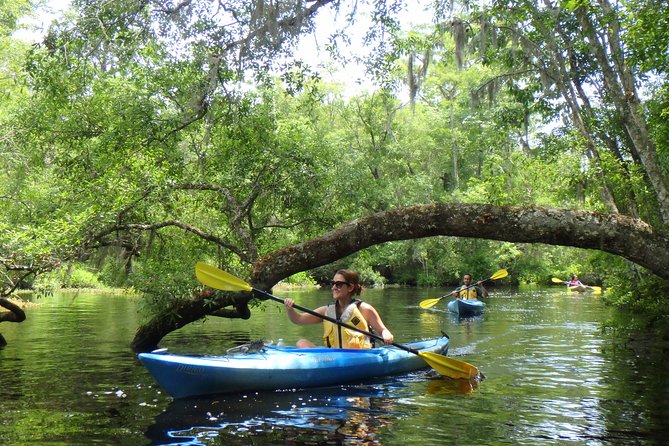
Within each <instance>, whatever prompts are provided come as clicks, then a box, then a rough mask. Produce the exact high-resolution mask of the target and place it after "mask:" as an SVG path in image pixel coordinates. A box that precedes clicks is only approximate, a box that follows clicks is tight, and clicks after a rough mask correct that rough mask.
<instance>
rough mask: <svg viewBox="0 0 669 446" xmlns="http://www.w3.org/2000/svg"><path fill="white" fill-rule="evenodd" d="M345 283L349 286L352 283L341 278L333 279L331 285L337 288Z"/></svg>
mask: <svg viewBox="0 0 669 446" xmlns="http://www.w3.org/2000/svg"><path fill="white" fill-rule="evenodd" d="M344 285H347V286H348V285H350V283H348V282H344V281H341V280H333V281H331V282H330V286H333V287H335V288H341V287H343V286H344Z"/></svg>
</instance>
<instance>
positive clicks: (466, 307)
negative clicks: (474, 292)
mask: <svg viewBox="0 0 669 446" xmlns="http://www.w3.org/2000/svg"><path fill="white" fill-rule="evenodd" d="M484 309H485V303H484V302H482V301H480V300H478V299H467V300H463V299H454V300H452V301H450V302H448V311H450V312H451V313H456V314H459V315H460V316H475V315H477V314H481V313H482V312H483V310H484Z"/></svg>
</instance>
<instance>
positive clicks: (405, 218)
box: [132, 203, 669, 351]
mask: <svg viewBox="0 0 669 446" xmlns="http://www.w3.org/2000/svg"><path fill="white" fill-rule="evenodd" d="M433 236H456V237H475V238H483V239H491V240H503V241H509V242H520V243H545V244H550V245H563V246H576V247H580V248H589V249H598V250H601V251H606V252H609V253H612V254H617V255H620V256H622V257H625V258H626V259H629V260H631V261H632V262H635V263H637V264H639V265H641V266H644V267H646V268H648V269H649V270H651V271H652V272H654V273H655V274H657V275H658V276H659V277H662V278H664V279H667V280H669V237H668V236H667V235H666V234H658V233H656V232H654V231H653V228H652V227H651V226H649V225H648V224H646V223H644V222H643V221H641V220H637V219H633V218H630V217H627V216H624V215H617V214H600V213H596V212H584V211H575V210H566V209H548V208H540V207H519V206H493V205H487V204H458V203H448V204H447V203H440V204H430V205H419V206H412V207H408V208H401V209H394V210H391V211H385V212H379V213H376V214H372V215H370V216H368V217H365V218H361V219H359V220H355V221H352V222H350V223H347V224H344V225H342V226H341V227H339V228H337V229H335V230H333V231H331V232H329V233H327V234H325V235H323V236H321V237H318V238H315V239H312V240H309V241H306V242H304V243H300V244H297V245H293V246H289V247H287V248H284V249H282V250H279V251H276V252H273V253H271V254H269V255H267V256H265V257H263V258H261V259H259V260H258V261H256V262H255V263H254V264H253V270H252V273H251V277H250V280H249V281H250V282H251V283H252V284H253V286H254V287H256V288H259V289H263V290H269V289H271V288H272V287H273V286H274V285H275V284H276V283H278V282H279V281H280V280H282V279H284V278H286V277H288V276H291V275H292V274H295V273H298V272H300V271H306V270H309V269H312V268H316V267H318V266H322V265H326V264H328V263H332V262H333V261H335V260H338V259H341V258H343V257H345V256H347V255H350V254H352V253H354V252H357V251H360V250H362V249H365V248H368V247H370V246H373V245H378V244H380V243H385V242H389V241H396V240H408V239H417V238H423V237H433ZM500 266H503V265H500ZM208 296H211V295H210V294H209V295H208ZM204 297H207V296H196V297H194V298H193V299H192V300H191V301H189V302H186V303H183V302H182V303H180V304H179V306H178V307H176V308H169V309H166V311H165V312H164V313H163V314H161V315H157V316H156V317H155V318H154V319H153V320H152V321H150V322H149V323H148V324H146V325H144V326H142V327H140V329H139V330H138V331H137V334H136V336H135V340H134V342H133V344H132V346H133V348H134V349H135V350H141V351H145V350H150V349H152V348H155V347H156V346H157V344H158V342H159V341H160V339H162V337H163V336H165V335H166V334H168V333H169V332H171V331H173V330H175V329H177V328H180V327H182V326H184V325H186V324H187V323H190V322H192V321H195V320H197V319H199V318H201V317H204V316H207V315H218V316H224V317H245V318H248V317H249V315H250V313H249V312H248V307H246V303H248V301H249V300H250V299H251V298H252V297H253V296H252V295H251V294H249V293H246V294H236V295H230V294H229V293H228V294H225V295H222V296H221V297H220V298H219V299H217V300H216V301H215V302H214V303H213V304H211V305H209V306H206V305H204V303H203V300H204ZM225 306H235V308H236V310H235V311H231V312H230V313H221V311H223V310H224V309H223V307H225Z"/></svg>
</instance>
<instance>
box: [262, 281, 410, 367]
mask: <svg viewBox="0 0 669 446" xmlns="http://www.w3.org/2000/svg"><path fill="white" fill-rule="evenodd" d="M253 292H254V293H256V294H261V295H263V296H264V297H267V298H269V299H272V300H275V301H277V302H281V303H284V300H283V299H281V298H280V297H276V296H274V295H273V294H270V293H268V292H266V291H263V290H259V289H258V288H253ZM293 308H296V309H298V310H300V311H304V312H305V313H309V314H311V315H313V316H316V317H319V318H321V319H323V320H326V321H328V322H332V323H333V324H336V325H339V326H341V327H344V328H348V329H349V330H354V331H357V332H358V333H362V334H364V335H367V336H369V337H370V338H374V339H377V340H379V341H381V342H384V343H385V342H386V341H385V340H384V339H383V338H382V337H381V336H379V335H377V334H374V333H370V332H368V331H365V330H363V329H361V328H358V327H356V326H354V325H349V324H347V323H345V322H342V321H338V320H337V319H334V318H331V317H330V316H327V315H325V314H320V313H318V312H316V311H314V310H310V309H308V308H305V307H302V306H300V305H298V304H293ZM391 345H394V346H395V347H397V348H401V349H402V350H405V351H408V352H411V353H414V354H416V355H420V352H419V351H418V350H415V349H413V348H410V347H407V346H406V345H402V344H398V343H396V342H392V343H391Z"/></svg>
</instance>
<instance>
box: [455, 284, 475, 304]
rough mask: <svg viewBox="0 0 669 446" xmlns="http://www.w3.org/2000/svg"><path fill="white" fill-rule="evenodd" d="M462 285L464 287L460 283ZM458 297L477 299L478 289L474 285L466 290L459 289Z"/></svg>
mask: <svg viewBox="0 0 669 446" xmlns="http://www.w3.org/2000/svg"><path fill="white" fill-rule="evenodd" d="M462 286H463V288H466V287H465V286H464V285H462ZM459 297H460V299H463V300H469V299H478V297H479V293H478V290H477V289H476V287H475V286H473V287H471V288H469V289H468V290H465V289H463V290H460V293H459Z"/></svg>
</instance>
